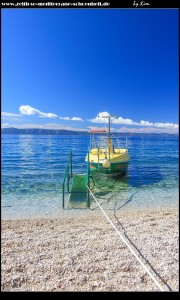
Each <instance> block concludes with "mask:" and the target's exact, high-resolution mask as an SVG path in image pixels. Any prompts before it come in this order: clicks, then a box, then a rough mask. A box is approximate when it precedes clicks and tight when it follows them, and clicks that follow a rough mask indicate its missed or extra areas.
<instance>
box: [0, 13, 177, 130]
mask: <svg viewBox="0 0 180 300" xmlns="http://www.w3.org/2000/svg"><path fill="white" fill-rule="evenodd" d="M178 30H179V29H178V9H89V8H88V9H23V8H21V9H2V40H1V41H2V58H1V62H2V69H1V70H2V103H1V107H2V109H1V110H2V127H12V126H13V127H16V128H54V129H55V128H57V129H61V128H67V129H73V130H89V129H90V128H99V127H104V120H105V119H103V118H102V115H103V113H106V114H107V113H108V114H111V115H115V116H116V118H115V119H114V120H113V121H112V126H111V127H112V129H113V131H117V132H156V133H161V132H162V133H163V132H167V133H177V132H178V130H179V125H178V101H179V94H178V88H179V86H178V80H179V78H178V74H179V70H178V66H179V61H178V60H179V45H178V34H179V32H178Z"/></svg>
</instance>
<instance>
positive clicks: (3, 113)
mask: <svg viewBox="0 0 180 300" xmlns="http://www.w3.org/2000/svg"><path fill="white" fill-rule="evenodd" d="M1 116H2V117H8V118H9V117H22V115H20V114H13V113H8V112H1Z"/></svg>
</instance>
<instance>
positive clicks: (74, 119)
mask: <svg viewBox="0 0 180 300" xmlns="http://www.w3.org/2000/svg"><path fill="white" fill-rule="evenodd" d="M71 120H72V121H82V118H78V117H73V118H72V119H71Z"/></svg>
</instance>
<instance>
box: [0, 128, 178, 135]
mask: <svg viewBox="0 0 180 300" xmlns="http://www.w3.org/2000/svg"><path fill="white" fill-rule="evenodd" d="M112 133H113V135H119V134H121V135H122V136H124V135H126V136H135V135H137V136H139V135H148V136H149V135H151V136H159V135H164V136H171V135H175V136H178V134H173V133H135V132H134V133H130V132H123V133H121V132H112ZM1 134H33V135H85V136H87V135H89V131H76V130H74V131H73V130H65V129H40V128H24V129H19V128H14V127H10V128H1Z"/></svg>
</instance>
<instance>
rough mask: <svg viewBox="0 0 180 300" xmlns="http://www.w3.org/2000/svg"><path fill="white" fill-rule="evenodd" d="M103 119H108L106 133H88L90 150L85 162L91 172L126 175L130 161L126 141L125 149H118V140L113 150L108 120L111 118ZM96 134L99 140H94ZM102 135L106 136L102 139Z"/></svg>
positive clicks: (101, 131) (99, 131) (102, 131)
mask: <svg viewBox="0 0 180 300" xmlns="http://www.w3.org/2000/svg"><path fill="white" fill-rule="evenodd" d="M104 118H108V123H109V127H108V132H107V131H106V130H91V131H90V149H89V152H88V154H87V155H86V158H85V161H86V162H88V161H89V163H90V171H91V172H98V173H102V174H110V175H118V174H121V175H122V174H124V173H126V171H127V168H128V164H129V160H130V157H129V154H128V149H127V139H126V148H121V147H120V144H119V140H118V139H117V147H116V148H115V146H114V144H113V141H112V139H111V138H110V118H112V116H104ZM96 133H97V134H98V137H100V138H96V139H95V134H96ZM104 133H107V136H105V137H104V138H102V134H104ZM99 134H100V135H99Z"/></svg>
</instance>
